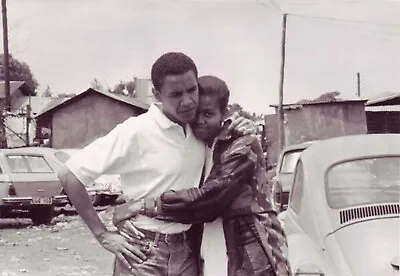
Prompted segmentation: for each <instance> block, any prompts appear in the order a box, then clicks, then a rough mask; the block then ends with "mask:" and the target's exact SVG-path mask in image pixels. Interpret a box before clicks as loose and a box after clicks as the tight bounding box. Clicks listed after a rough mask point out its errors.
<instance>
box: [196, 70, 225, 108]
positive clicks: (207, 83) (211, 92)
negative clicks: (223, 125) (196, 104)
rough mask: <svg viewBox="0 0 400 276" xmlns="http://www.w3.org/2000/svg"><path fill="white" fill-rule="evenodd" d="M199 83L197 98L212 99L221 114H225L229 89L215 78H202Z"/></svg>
mask: <svg viewBox="0 0 400 276" xmlns="http://www.w3.org/2000/svg"><path fill="white" fill-rule="evenodd" d="M198 82H199V96H200V97H203V96H210V97H214V98H215V99H216V100H217V101H218V103H219V108H220V110H221V112H222V113H225V112H226V109H227V107H228V102H229V94H230V93H229V88H228V86H227V85H226V83H225V82H224V81H223V80H221V79H220V78H218V77H215V76H202V77H200V78H199V80H198Z"/></svg>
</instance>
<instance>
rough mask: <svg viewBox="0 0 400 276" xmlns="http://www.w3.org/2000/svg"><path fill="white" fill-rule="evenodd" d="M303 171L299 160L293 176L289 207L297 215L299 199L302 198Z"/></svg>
mask: <svg viewBox="0 0 400 276" xmlns="http://www.w3.org/2000/svg"><path fill="white" fill-rule="evenodd" d="M303 182H304V171H303V164H302V162H301V160H299V162H298V163H297V165H296V171H295V176H294V182H293V188H292V191H291V193H290V203H289V204H290V207H291V208H292V209H293V210H294V211H295V212H296V213H298V212H299V211H300V205H301V198H302V197H303V187H304V183H303Z"/></svg>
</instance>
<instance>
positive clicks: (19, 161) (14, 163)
mask: <svg viewBox="0 0 400 276" xmlns="http://www.w3.org/2000/svg"><path fill="white" fill-rule="evenodd" d="M7 163H8V165H9V166H10V169H11V172H13V173H27V172H29V170H28V167H27V165H26V162H25V160H24V157H23V156H21V155H9V156H7Z"/></svg>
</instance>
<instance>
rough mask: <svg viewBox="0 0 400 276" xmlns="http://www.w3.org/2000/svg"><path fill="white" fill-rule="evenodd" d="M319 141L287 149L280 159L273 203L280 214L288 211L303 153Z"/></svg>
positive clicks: (275, 179) (272, 193)
mask: <svg viewBox="0 0 400 276" xmlns="http://www.w3.org/2000/svg"><path fill="white" fill-rule="evenodd" d="M316 142H317V141H308V142H304V143H300V144H295V145H290V146H287V147H285V148H284V149H283V150H282V151H281V153H280V155H279V158H278V163H277V166H276V169H275V170H276V172H275V176H274V177H273V178H272V191H271V195H272V198H271V202H272V206H273V207H274V209H275V210H276V211H277V212H278V213H279V212H282V211H284V210H286V209H287V204H288V199H289V193H290V189H291V187H292V183H293V175H294V174H293V173H294V169H295V167H296V163H297V160H298V159H299V157H300V155H301V153H302V152H303V151H304V150H305V149H306V148H308V147H309V146H311V145H312V144H315V143H316Z"/></svg>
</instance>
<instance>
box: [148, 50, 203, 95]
mask: <svg viewBox="0 0 400 276" xmlns="http://www.w3.org/2000/svg"><path fill="white" fill-rule="evenodd" d="M189 71H193V73H194V75H195V77H196V78H197V75H198V73H197V67H196V64H195V63H194V61H193V60H192V59H191V58H190V57H188V56H187V55H185V54H183V53H179V52H170V53H166V54H164V55H162V56H161V57H159V58H158V59H157V60H156V61H155V62H154V64H153V67H152V68H151V81H152V82H153V85H154V88H155V89H156V90H157V91H160V89H161V87H162V86H163V85H164V80H165V77H166V76H168V75H181V74H184V73H186V72H189Z"/></svg>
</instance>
